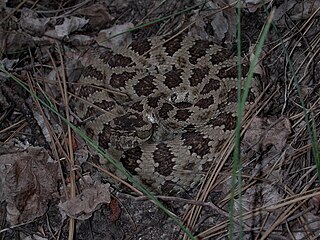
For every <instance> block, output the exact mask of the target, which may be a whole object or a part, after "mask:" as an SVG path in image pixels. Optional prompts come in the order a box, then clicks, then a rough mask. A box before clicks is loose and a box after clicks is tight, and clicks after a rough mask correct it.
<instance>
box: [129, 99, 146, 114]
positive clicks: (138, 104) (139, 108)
mask: <svg viewBox="0 0 320 240" xmlns="http://www.w3.org/2000/svg"><path fill="white" fill-rule="evenodd" d="M131 108H132V109H133V110H135V111H138V112H142V111H143V104H142V103H141V102H140V101H139V102H136V103H134V104H132V105H131Z"/></svg>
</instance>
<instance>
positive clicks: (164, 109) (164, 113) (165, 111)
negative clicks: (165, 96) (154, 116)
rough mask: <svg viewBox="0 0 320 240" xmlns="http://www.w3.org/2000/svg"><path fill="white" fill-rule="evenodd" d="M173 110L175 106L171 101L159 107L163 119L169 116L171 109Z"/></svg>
mask: <svg viewBox="0 0 320 240" xmlns="http://www.w3.org/2000/svg"><path fill="white" fill-rule="evenodd" d="M172 110H173V106H172V105H171V104H169V103H164V104H163V105H162V106H161V108H160V109H159V116H160V118H162V119H167V118H168V117H169V115H168V113H169V111H172Z"/></svg>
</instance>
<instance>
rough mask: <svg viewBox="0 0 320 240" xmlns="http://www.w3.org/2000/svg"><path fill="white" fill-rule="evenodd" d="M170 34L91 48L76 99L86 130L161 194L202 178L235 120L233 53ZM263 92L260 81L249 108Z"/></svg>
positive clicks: (235, 69) (76, 105)
mask: <svg viewBox="0 0 320 240" xmlns="http://www.w3.org/2000/svg"><path fill="white" fill-rule="evenodd" d="M167 40H168V37H153V38H148V39H145V40H141V41H138V42H133V43H132V44H130V45H129V46H128V47H123V48H116V49H112V50H110V49H105V50H103V51H98V50H93V51H89V52H88V53H87V54H86V58H85V61H83V62H84V63H83V64H84V70H83V73H82V75H81V77H80V80H79V84H80V85H79V87H78V88H77V90H76V94H77V96H78V97H80V98H81V99H82V100H80V99H77V100H76V101H75V102H76V104H75V109H76V110H75V111H76V113H77V115H78V116H79V117H80V118H81V119H82V120H84V124H83V126H84V129H85V130H86V133H87V134H88V135H89V136H90V137H91V138H93V140H96V141H97V142H98V143H99V145H100V146H101V147H103V148H105V149H106V150H107V151H108V152H109V153H110V154H112V155H113V156H114V157H115V158H117V159H119V160H120V162H121V163H122V164H123V166H124V167H125V168H126V169H127V170H129V171H130V172H131V173H132V174H133V175H135V176H137V177H138V179H139V180H141V181H142V182H143V183H145V184H147V185H149V186H151V187H152V190H154V191H156V192H159V193H161V192H166V193H168V192H177V191H182V190H186V189H190V188H191V187H193V186H194V185H195V184H197V183H198V182H199V181H200V179H201V177H202V176H203V173H204V170H206V169H208V167H209V166H210V165H211V164H212V162H213V161H214V160H215V158H216V157H217V154H219V152H220V150H221V147H222V146H223V144H224V142H225V140H226V139H227V138H228V137H229V136H230V135H231V134H232V133H233V131H234V129H235V125H236V105H237V103H236V102H237V66H236V64H237V60H236V59H237V58H236V56H234V52H233V51H230V50H228V49H226V48H223V47H221V46H218V45H215V44H213V43H212V42H209V41H207V40H201V39H196V38H191V37H186V36H178V37H175V38H173V39H169V40H168V41H167ZM248 68H249V64H243V67H242V71H243V75H244V76H245V75H246V73H247V71H248ZM258 92H259V91H258V85H257V83H256V81H253V86H252V87H251V89H250V92H249V96H248V100H247V103H246V109H247V108H248V107H249V106H250V104H252V103H253V102H254V100H255V99H256V97H257V95H258ZM119 175H120V174H119Z"/></svg>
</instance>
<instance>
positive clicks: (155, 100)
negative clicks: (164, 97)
mask: <svg viewBox="0 0 320 240" xmlns="http://www.w3.org/2000/svg"><path fill="white" fill-rule="evenodd" d="M159 100H160V96H157V97H149V98H148V106H149V107H152V108H156V107H158V105H159Z"/></svg>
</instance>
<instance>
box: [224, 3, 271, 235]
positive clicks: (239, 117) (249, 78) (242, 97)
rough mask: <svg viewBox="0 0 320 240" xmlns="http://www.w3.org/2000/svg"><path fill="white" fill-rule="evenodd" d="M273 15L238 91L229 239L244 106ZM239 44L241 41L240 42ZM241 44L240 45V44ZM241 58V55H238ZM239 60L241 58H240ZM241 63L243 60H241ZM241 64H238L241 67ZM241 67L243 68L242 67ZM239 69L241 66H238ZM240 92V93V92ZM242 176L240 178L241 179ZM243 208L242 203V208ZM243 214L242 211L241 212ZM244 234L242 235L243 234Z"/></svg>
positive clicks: (268, 21) (231, 228)
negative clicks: (242, 85)
mask: <svg viewBox="0 0 320 240" xmlns="http://www.w3.org/2000/svg"><path fill="white" fill-rule="evenodd" d="M239 6H240V5H239V1H238V8H239ZM273 13H274V11H272V12H271V13H270V15H269V17H268V20H267V22H266V25H265V26H264V29H263V31H262V34H261V37H260V39H259V41H258V44H257V47H256V51H255V54H254V58H253V60H252V62H251V64H250V68H249V71H248V75H247V80H246V81H245V84H244V88H243V91H242V93H241V88H240V87H239V89H238V97H239V98H238V107H237V125H236V130H235V149H234V155H233V168H232V178H231V199H230V219H229V220H230V225H229V238H230V239H233V235H234V207H235V206H234V202H235V200H234V197H235V190H236V176H237V172H238V178H239V179H238V185H239V186H240V187H241V162H240V133H241V121H242V117H243V114H244V106H245V102H246V99H247V97H248V93H249V89H250V86H251V81H252V77H253V73H254V68H255V66H256V64H257V62H258V59H259V56H260V53H261V51H262V47H263V44H264V42H265V39H266V37H267V34H268V32H269V29H270V26H271V22H272V18H273ZM239 14H240V11H239V10H238V38H239V33H240V30H239V28H240V17H239ZM238 42H239V40H238ZM238 44H240V43H238ZM239 50H241V48H239V46H238V51H239ZM238 56H239V53H238ZM238 58H239V57H238ZM240 61H241V60H240ZM239 64H240V63H238V65H239ZM240 67H241V66H240ZM238 69H239V66H238ZM239 76H241V70H240V73H239ZM238 81H241V78H239V79H238ZM240 85H241V83H239V86H240ZM239 91H240V92H239ZM239 176H240V177H239ZM240 194H241V191H240V188H239V195H240ZM239 199H240V200H241V195H240V196H239ZM239 207H240V208H241V203H240V206H239ZM240 212H241V210H240ZM241 222H242V220H241V218H240V223H241ZM241 228H242V226H240V230H241ZM241 234H242V233H241Z"/></svg>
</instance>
